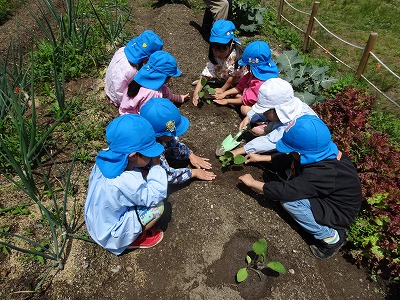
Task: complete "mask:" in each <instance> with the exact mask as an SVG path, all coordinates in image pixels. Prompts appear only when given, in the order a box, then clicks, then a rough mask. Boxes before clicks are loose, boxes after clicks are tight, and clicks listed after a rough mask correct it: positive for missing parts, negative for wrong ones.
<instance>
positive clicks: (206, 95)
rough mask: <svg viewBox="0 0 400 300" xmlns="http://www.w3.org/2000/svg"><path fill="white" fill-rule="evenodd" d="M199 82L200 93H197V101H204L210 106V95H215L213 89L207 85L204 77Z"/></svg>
mask: <svg viewBox="0 0 400 300" xmlns="http://www.w3.org/2000/svg"><path fill="white" fill-rule="evenodd" d="M200 82H201V91H200V92H199V93H198V95H199V99H200V100H203V101H206V102H207V103H208V104H211V102H212V101H211V97H210V95H214V94H215V89H213V88H212V87H210V86H209V85H208V84H207V80H206V79H205V78H204V77H202V78H201V80H200Z"/></svg>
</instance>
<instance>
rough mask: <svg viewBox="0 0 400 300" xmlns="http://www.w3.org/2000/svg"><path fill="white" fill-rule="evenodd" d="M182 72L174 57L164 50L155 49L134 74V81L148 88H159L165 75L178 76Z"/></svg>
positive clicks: (164, 79) (165, 77)
mask: <svg viewBox="0 0 400 300" xmlns="http://www.w3.org/2000/svg"><path fill="white" fill-rule="evenodd" d="M181 74H182V72H181V70H179V69H178V65H177V63H176V59H175V58H174V57H173V56H172V55H171V54H169V53H168V52H165V51H156V52H154V53H153V54H152V55H150V58H149V60H148V62H147V64H145V65H144V66H143V67H142V68H141V69H140V70H139V71H138V72H137V73H136V75H135V81H136V82H137V83H139V84H140V85H141V86H143V87H145V88H148V89H150V90H158V89H160V88H161V87H162V86H163V84H164V83H165V81H166V80H167V77H171V76H172V77H178V76H180V75H181Z"/></svg>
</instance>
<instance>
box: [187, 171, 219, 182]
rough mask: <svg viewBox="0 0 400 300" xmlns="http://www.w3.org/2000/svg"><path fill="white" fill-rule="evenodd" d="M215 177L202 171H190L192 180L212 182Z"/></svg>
mask: <svg viewBox="0 0 400 300" xmlns="http://www.w3.org/2000/svg"><path fill="white" fill-rule="evenodd" d="M215 177H217V175H216V174H214V172H210V171H207V170H204V169H192V178H197V179H200V180H214V179H215Z"/></svg>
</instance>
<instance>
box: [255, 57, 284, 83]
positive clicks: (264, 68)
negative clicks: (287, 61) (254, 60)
mask: <svg viewBox="0 0 400 300" xmlns="http://www.w3.org/2000/svg"><path fill="white" fill-rule="evenodd" d="M250 69H251V72H252V73H253V75H254V76H255V77H257V78H258V79H260V80H268V79H271V78H277V77H278V76H279V70H278V67H277V65H276V64H275V63H274V62H273V61H270V62H269V64H261V65H253V64H250Z"/></svg>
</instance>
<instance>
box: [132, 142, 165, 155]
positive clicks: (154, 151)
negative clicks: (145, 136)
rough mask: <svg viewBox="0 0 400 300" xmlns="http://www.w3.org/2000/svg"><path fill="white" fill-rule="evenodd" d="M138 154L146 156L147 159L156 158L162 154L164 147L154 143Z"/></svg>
mask: <svg viewBox="0 0 400 300" xmlns="http://www.w3.org/2000/svg"><path fill="white" fill-rule="evenodd" d="M138 152H139V153H140V154H142V155H144V156H147V157H157V156H159V155H161V153H163V152H164V146H163V145H161V144H160V143H157V142H154V144H153V145H152V146H151V147H149V148H147V149H144V150H140V151H138Z"/></svg>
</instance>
